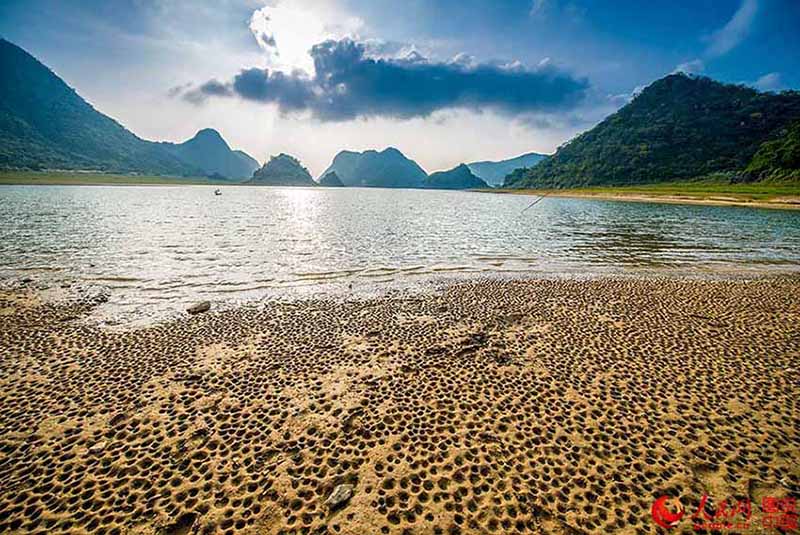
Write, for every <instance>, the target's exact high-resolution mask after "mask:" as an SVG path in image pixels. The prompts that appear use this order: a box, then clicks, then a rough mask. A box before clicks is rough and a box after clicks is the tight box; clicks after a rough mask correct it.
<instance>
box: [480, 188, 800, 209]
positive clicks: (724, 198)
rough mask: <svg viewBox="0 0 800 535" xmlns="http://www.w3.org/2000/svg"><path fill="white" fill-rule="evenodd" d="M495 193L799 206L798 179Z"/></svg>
mask: <svg viewBox="0 0 800 535" xmlns="http://www.w3.org/2000/svg"><path fill="white" fill-rule="evenodd" d="M485 191H492V192H495V193H511V194H517V195H545V194H546V195H550V196H556V197H580V198H601V199H613V200H623V201H625V200H627V201H661V202H689V203H702V204H730V205H744V206H747V205H750V206H763V207H772V208H800V183H761V182H759V183H752V184H730V183H727V182H720V181H696V182H667V183H660V184H641V185H636V186H615V187H610V186H605V187H588V188H574V189H555V190H551V189H495V190H485Z"/></svg>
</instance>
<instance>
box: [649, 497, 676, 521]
mask: <svg viewBox="0 0 800 535" xmlns="http://www.w3.org/2000/svg"><path fill="white" fill-rule="evenodd" d="M669 502H671V505H672V506H673V508H674V509H675V510H671V509H670V508H669V507H667V504H668V503H669ZM650 513H651V514H652V515H653V521H655V523H656V524H658V525H659V526H661V527H662V528H664V529H670V528H674V527H675V526H677V525H678V522H680V521H681V518H683V513H684V509H683V505H682V504H681V501H680V500H679V499H678V498H670V497H669V496H662V497H660V498H659V499H657V500H656V501H654V502H653V507H652V508H651V509H650Z"/></svg>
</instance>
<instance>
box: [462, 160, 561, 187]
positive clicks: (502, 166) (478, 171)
mask: <svg viewBox="0 0 800 535" xmlns="http://www.w3.org/2000/svg"><path fill="white" fill-rule="evenodd" d="M545 158H547V155H546V154H539V153H538V152H529V153H527V154H523V155H522V156H517V157H516V158H509V159H508V160H499V161H496V162H491V161H483V162H472V163H468V164H467V166H468V167H469V170H470V171H472V174H474V175H475V176H477V177H478V178H481V179H483V180H485V181H486V183H487V184H489V185H490V186H502V185H503V182H504V181H505V178H506V175H508V174H509V173H511V172H512V171H515V170H517V169H524V168H526V167H533V166H534V165H536V164H537V163H539V162H541V161H542V160H544V159H545Z"/></svg>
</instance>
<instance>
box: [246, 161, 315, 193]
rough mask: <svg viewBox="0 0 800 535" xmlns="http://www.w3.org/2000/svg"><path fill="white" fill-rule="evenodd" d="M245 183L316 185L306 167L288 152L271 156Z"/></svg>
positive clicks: (257, 184) (255, 184) (256, 184)
mask: <svg viewBox="0 0 800 535" xmlns="http://www.w3.org/2000/svg"><path fill="white" fill-rule="evenodd" d="M247 184H250V185H254V186H316V185H317V183H316V182H314V179H313V178H311V174H310V173H309V172H308V169H306V168H305V167H303V166H302V165H300V162H299V161H298V160H297V158H294V157H293V156H289V155H288V154H283V153H281V154H279V155H277V156H272V157H271V158H270V159H269V161H268V162H267V163H265V164H264V167H262V168H261V169H258V170H257V171H256V172H255V173H253V178H252V179H250V180H249V181H248V182H247Z"/></svg>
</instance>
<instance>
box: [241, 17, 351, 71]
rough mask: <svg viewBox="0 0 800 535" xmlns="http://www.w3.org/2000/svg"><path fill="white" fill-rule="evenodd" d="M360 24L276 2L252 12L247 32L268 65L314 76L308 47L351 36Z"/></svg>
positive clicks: (348, 18) (347, 18)
mask: <svg viewBox="0 0 800 535" xmlns="http://www.w3.org/2000/svg"><path fill="white" fill-rule="evenodd" d="M361 25H362V21H361V20H360V19H358V18H357V17H342V16H341V15H338V16H337V15H336V14H335V13H334V12H329V11H326V10H323V9H321V8H316V9H312V8H311V7H308V6H303V5H301V4H298V3H292V4H291V5H289V4H286V3H280V4H278V5H276V6H266V7H263V8H261V9H258V10H256V11H254V12H253V15H252V16H251V17H250V31H251V32H252V33H253V36H255V38H256V40H257V41H258V44H259V46H260V47H261V48H262V49H263V50H264V52H266V53H267V56H268V62H269V66H270V67H271V68H273V69H276V70H281V71H285V72H291V71H294V70H296V69H300V70H302V71H305V72H306V73H308V74H313V73H314V62H313V60H312V59H311V55H310V53H309V52H310V50H311V47H312V46H314V45H315V44H317V43H321V42H322V41H325V40H326V39H340V38H342V37H345V36H354V35H355V32H356V31H357V30H358V28H359V27H360V26H361Z"/></svg>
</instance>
